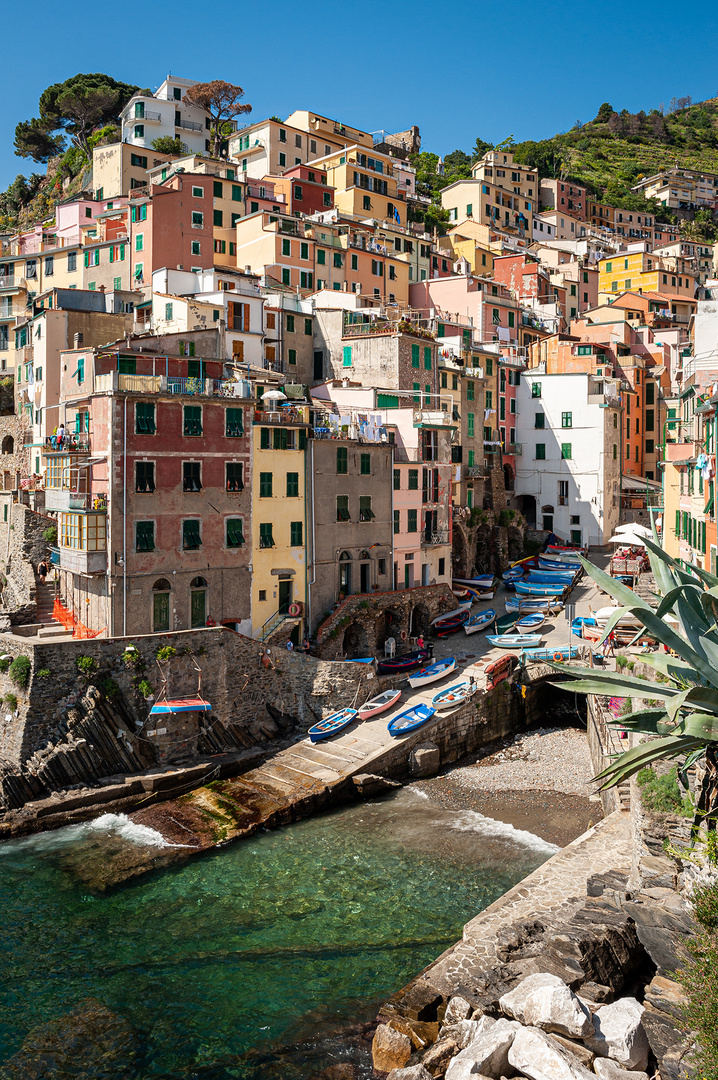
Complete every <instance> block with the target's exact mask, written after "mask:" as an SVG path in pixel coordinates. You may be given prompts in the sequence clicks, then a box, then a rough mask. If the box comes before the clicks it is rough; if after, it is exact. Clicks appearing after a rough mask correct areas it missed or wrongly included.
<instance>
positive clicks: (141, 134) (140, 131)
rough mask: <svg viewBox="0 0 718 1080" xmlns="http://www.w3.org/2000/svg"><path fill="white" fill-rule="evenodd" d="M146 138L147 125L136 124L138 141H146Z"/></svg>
mask: <svg viewBox="0 0 718 1080" xmlns="http://www.w3.org/2000/svg"><path fill="white" fill-rule="evenodd" d="M144 137H145V125H144V124H135V138H136V139H144Z"/></svg>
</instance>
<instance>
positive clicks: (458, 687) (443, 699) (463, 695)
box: [431, 679, 477, 709]
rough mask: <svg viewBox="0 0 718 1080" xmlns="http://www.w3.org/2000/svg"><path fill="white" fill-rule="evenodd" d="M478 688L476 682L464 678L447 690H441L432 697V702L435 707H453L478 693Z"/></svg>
mask: <svg viewBox="0 0 718 1080" xmlns="http://www.w3.org/2000/svg"><path fill="white" fill-rule="evenodd" d="M476 689H477V687H476V683H475V682H469V681H468V679H464V681H463V682H458V683H454V685H453V686H449V687H448V688H447V689H446V690H440V691H439V693H438V694H435V695H434V697H433V698H432V699H431V704H432V705H433V706H434V708H435V709H453V708H454V706H456V705H461V703H462V702H464V701H468V699H469V698H470V697H472V695H473V694H475V693H476Z"/></svg>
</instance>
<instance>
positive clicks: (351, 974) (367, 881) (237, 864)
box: [0, 789, 555, 1080]
mask: <svg viewBox="0 0 718 1080" xmlns="http://www.w3.org/2000/svg"><path fill="white" fill-rule="evenodd" d="M137 829H138V827H137V826H135V825H133V824H131V823H129V822H128V821H127V819H126V818H122V817H117V816H116V815H109V814H108V815H105V816H104V817H102V818H100V819H98V820H97V821H95V822H94V823H92V824H89V825H82V826H74V827H72V828H69V829H63V830H61V831H60V832H56V833H49V834H45V835H43V836H39V837H33V838H30V839H25V840H16V841H9V842H7V843H5V844H3V845H1V846H0V900H1V903H2V907H1V909H0V910H1V911H2V920H3V924H4V925H3V934H2V939H1V941H0V1062H3V1061H7V1060H8V1059H9V1058H10V1057H11V1056H12V1055H13V1054H15V1053H16V1052H17V1051H18V1050H19V1049H20V1047H21V1046H22V1044H23V1041H24V1040H25V1039H26V1037H27V1035H28V1032H29V1031H30V1030H31V1029H33V1028H35V1027H36V1026H37V1025H39V1024H42V1023H44V1022H46V1021H49V1020H53V1019H55V1018H57V1017H60V1016H62V1014H64V1013H67V1012H69V1011H70V1010H72V1009H73V1008H75V1007H76V1006H77V1005H78V1003H79V1002H82V1001H83V1000H84V999H87V998H88V997H94V998H96V999H98V1000H99V1001H100V1002H102V1004H103V1005H106V1006H108V1007H109V1008H111V1009H112V1010H114V1011H115V1012H117V1013H119V1014H121V1015H122V1016H123V1017H125V1018H127V1019H128V1020H129V1021H130V1022H131V1024H132V1025H133V1027H134V1028H135V1030H136V1031H137V1033H138V1041H139V1045H140V1046H141V1048H142V1060H141V1063H140V1064H139V1065H138V1067H137V1070H136V1073H134V1072H133V1075H137V1077H138V1078H139V1077H141V1078H142V1080H150V1078H160V1077H161V1078H163V1080H180V1078H181V1080H199V1078H201V1080H229V1078H230V1077H231V1078H242V1080H268V1078H269V1077H279V1076H281V1077H283V1078H286V1080H305V1078H308V1077H311V1076H312V1075H314V1074H316V1073H317V1072H318V1071H320V1070H321V1069H323V1068H325V1067H326V1066H327V1065H329V1064H331V1063H333V1062H336V1061H354V1062H356V1063H357V1064H359V1065H360V1066H361V1070H362V1074H364V1070H365V1069H368V1060H369V1048H370V1044H369V1042H368V1040H367V1039H366V1038H362V1037H361V1035H359V1034H356V1033H355V1034H354V1035H353V1036H352V1034H351V1027H352V1025H360V1024H362V1023H366V1022H368V1021H371V1020H372V1019H373V1016H374V1014H375V1008H376V1004H377V1003H378V1002H380V1001H381V1000H382V999H383V998H385V997H386V996H388V995H389V994H391V993H393V992H394V991H395V990H397V989H399V988H400V987H401V986H402V985H404V984H405V983H406V982H408V981H409V979H410V978H411V977H412V976H413V975H414V974H415V973H416V972H417V971H419V970H420V969H421V968H422V967H424V966H425V965H426V964H427V963H428V962H429V961H430V960H432V959H433V958H434V957H435V956H436V955H437V954H438V953H440V952H441V951H442V950H443V949H444V948H446V947H447V946H448V945H449V944H451V943H452V942H453V941H455V940H456V939H457V937H459V936H460V933H461V928H462V926H463V924H464V923H465V922H466V921H467V919H469V918H471V917H472V916H473V915H474V914H476V913H477V912H478V911H480V910H481V909H483V908H484V907H486V906H487V905H488V904H489V903H491V902H492V901H493V900H494V899H496V898H497V897H498V896H499V895H500V894H501V893H503V892H505V891H506V889H507V888H509V887H510V886H511V885H513V884H514V883H515V882H516V881H518V880H520V879H521V878H522V877H523V876H525V875H526V874H527V873H529V872H530V871H531V870H532V869H534V868H535V867H536V866H538V865H539V864H540V863H541V862H543V861H544V860H545V859H546V858H547V857H548V856H549V855H550V854H551V853H552V852H553V851H554V850H555V848H553V847H552V845H550V844H547V843H545V842H544V841H543V840H540V839H539V838H538V837H535V836H532V835H531V834H529V833H522V832H517V831H516V830H515V829H512V827H511V826H510V825H504V824H502V823H500V822H496V821H493V820H492V819H490V818H485V817H483V816H482V815H480V814H478V813H476V812H475V811H471V810H464V811H452V810H447V809H444V808H442V807H440V806H438V805H436V804H435V803H433V802H432V801H431V800H430V799H428V798H426V796H425V795H422V794H421V793H420V792H417V791H414V790H412V789H405V790H402V791H400V792H398V794H396V795H395V796H392V797H391V798H388V799H384V800H381V801H378V802H375V803H364V804H359V805H354V806H351V807H350V808H347V809H342V810H339V811H336V812H334V813H331V814H325V815H322V816H320V817H315V818H312V819H310V820H308V821H303V822H299V823H297V824H295V825H292V826H290V827H287V828H283V829H280V830H278V831H276V832H271V833H269V832H267V833H262V834H260V835H258V836H257V837H255V838H254V839H251V840H248V841H245V842H242V843H238V844H236V845H234V846H230V847H228V848H226V849H224V850H222V851H217V852H215V853H214V854H212V855H210V856H208V857H203V858H199V859H196V860H194V861H190V862H188V863H187V864H184V865H182V866H181V867H179V868H178V869H175V870H171V871H167V872H165V873H157V874H155V875H153V876H151V877H148V878H146V879H143V880H141V881H139V882H137V883H134V884H131V885H129V886H127V887H125V888H122V889H119V890H117V891H115V892H113V893H110V894H108V895H103V896H95V895H91V894H88V893H87V890H86V889H85V888H84V887H82V886H80V885H78V883H77V882H76V880H74V879H73V878H72V877H71V876H70V875H69V874H68V873H67V872H66V870H65V869H64V868H63V864H64V863H65V859H66V856H67V855H68V854H72V855H73V857H76V856H77V853H78V851H77V849H78V848H79V849H80V850H82V849H83V848H87V851H88V857H92V858H98V857H100V858H101V857H102V855H101V852H102V847H101V844H100V845H99V846H98V843H97V841H98V837H99V838H100V840H101V839H102V837H103V835H108V836H110V835H112V836H113V840H114V842H116V841H117V836H118V834H119V836H121V837H122V838H123V839H124V840H125V841H126V842H127V843H132V842H134V841H133V836H134V837H135V838H136V839H138V840H139V839H142V837H139V836H137ZM144 839H145V840H146V839H147V836H145V837H144ZM150 839H152V837H151V836H150ZM65 865H67V864H66V863H65ZM107 1066H108V1063H107V1062H105V1065H104V1066H103V1068H104V1069H106V1068H107ZM48 1068H49V1070H50V1071H48V1072H47V1074H46V1075H47V1078H48V1080H52V1077H53V1076H54V1075H60V1074H57V1073H56V1072H54V1071H53V1069H52V1067H51V1066H48ZM103 1068H100V1069H99V1071H97V1072H96V1073H93V1072H92V1071H88V1072H87V1073H86V1074H83V1075H87V1076H88V1077H92V1076H95V1075H96V1076H98V1077H100V1076H102V1077H105V1076H112V1075H113V1074H112V1071H111V1069H110V1071H109V1072H107V1071H103ZM0 1072H2V1070H0ZM4 1075H5V1073H4V1072H3V1076H4ZM12 1075H15V1073H12ZM18 1075H19V1074H18ZM43 1075H44V1074H43ZM123 1075H124V1073H123ZM367 1075H368V1072H367ZM63 1076H64V1074H63Z"/></svg>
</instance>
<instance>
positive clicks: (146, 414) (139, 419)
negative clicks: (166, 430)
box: [135, 401, 156, 435]
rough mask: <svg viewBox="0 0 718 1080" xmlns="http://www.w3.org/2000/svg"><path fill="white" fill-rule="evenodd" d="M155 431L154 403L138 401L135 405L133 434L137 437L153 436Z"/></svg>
mask: <svg viewBox="0 0 718 1080" xmlns="http://www.w3.org/2000/svg"><path fill="white" fill-rule="evenodd" d="M155 430H156V428H155V405H154V402H149V401H138V402H137V404H136V405H135V433H136V434H137V435H154V433H155Z"/></svg>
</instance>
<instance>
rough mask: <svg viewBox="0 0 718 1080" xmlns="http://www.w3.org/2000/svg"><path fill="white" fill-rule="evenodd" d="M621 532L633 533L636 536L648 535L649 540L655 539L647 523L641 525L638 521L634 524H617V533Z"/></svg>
mask: <svg viewBox="0 0 718 1080" xmlns="http://www.w3.org/2000/svg"><path fill="white" fill-rule="evenodd" d="M619 533H633V534H634V536H647V537H648V539H649V540H652V539H653V533H652V532H651V530H650V529H648V528H646V526H645V525H639V524H638V523H636V524H633V525H617V526H616V535H617V536H618V534H619Z"/></svg>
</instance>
